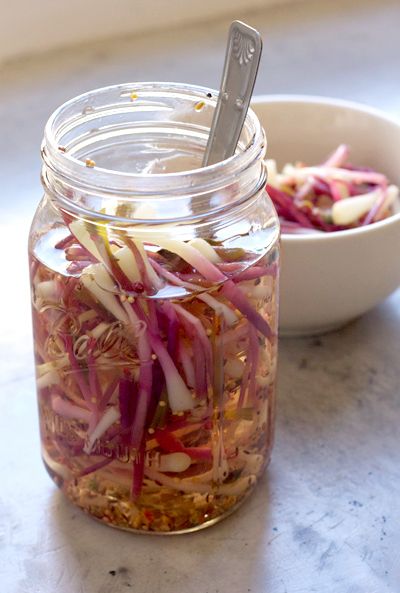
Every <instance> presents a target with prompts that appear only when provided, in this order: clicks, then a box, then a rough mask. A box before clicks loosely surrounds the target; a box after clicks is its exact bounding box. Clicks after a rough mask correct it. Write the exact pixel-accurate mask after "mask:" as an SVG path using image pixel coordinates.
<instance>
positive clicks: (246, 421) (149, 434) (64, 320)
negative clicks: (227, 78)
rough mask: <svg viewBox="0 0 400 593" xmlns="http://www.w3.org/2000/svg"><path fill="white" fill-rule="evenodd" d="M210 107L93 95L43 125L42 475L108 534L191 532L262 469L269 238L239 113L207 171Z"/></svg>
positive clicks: (204, 97) (269, 349) (257, 148)
mask: <svg viewBox="0 0 400 593" xmlns="http://www.w3.org/2000/svg"><path fill="white" fill-rule="evenodd" d="M215 104H216V93H215V92H214V91H210V90H209V89H205V88H201V87H195V86H190V85H183V84H171V83H140V84H136V85H119V86H113V87H107V88H103V89H98V90H95V91H92V92H89V93H86V94H84V95H81V96H80V97H77V98H75V99H72V100H71V101H69V102H67V103H65V104H64V105H62V106H61V107H60V108H59V109H57V110H56V111H55V113H54V114H53V115H52V116H51V117H50V119H49V121H48V123H47V125H46V128H45V135H44V141H43V145H42V156H43V170H42V181H43V186H44V197H43V199H42V201H41V203H40V205H39V207H38V210H37V212H36V215H35V217H34V220H33V224H32V229H31V236H30V243H29V252H30V269H31V283H32V311H33V328H34V342H35V356H36V373H37V392H38V402H39V417H40V431H41V441H42V455H43V460H44V463H45V466H46V469H47V470H48V472H49V474H50V476H51V477H52V478H53V480H54V481H55V483H56V484H57V485H58V486H59V487H60V488H61V489H62V491H63V492H64V493H65V494H66V496H67V497H68V498H69V499H70V500H71V501H72V502H74V503H75V504H76V505H77V506H79V507H80V508H82V509H83V510H85V511H86V512H87V513H89V514H91V515H92V516H94V517H96V518H98V519H100V520H102V521H104V522H106V523H108V524H110V525H113V526H116V527H120V528H125V529H130V530H134V531H147V532H148V531H151V532H161V533H176V532H187V531H192V530H196V529H199V528H201V527H205V526H207V525H211V524H212V523H215V522H216V521H217V520H219V519H220V518H222V517H224V516H226V515H227V514H229V513H230V512H231V511H232V510H233V509H235V508H236V507H237V506H238V505H239V503H241V502H242V501H243V500H244V498H245V497H246V495H247V494H248V493H249V492H250V491H252V490H253V488H254V486H255V484H256V482H257V480H258V478H259V476H260V474H261V473H262V471H263V469H264V467H265V466H266V464H267V462H268V460H269V457H270V452H271V446H272V440H273V426H274V385H275V370H276V354H277V319H278V317H277V281H278V255H279V247H278V240H279V223H278V220H277V216H276V213H275V210H274V208H273V206H272V205H271V202H270V200H269V198H268V196H267V194H266V192H265V189H264V188H265V182H266V171H265V166H264V163H263V157H264V154H265V137H264V134H263V131H262V128H261V126H260V123H259V121H258V119H257V118H256V116H255V114H254V113H253V112H252V111H251V110H250V111H249V113H248V115H247V119H246V122H245V125H244V129H243V132H242V135H241V139H240V142H239V145H238V149H237V152H236V154H235V155H234V156H233V157H231V158H229V159H227V160H225V161H223V162H220V163H217V164H215V165H212V166H209V167H203V168H202V167H201V159H202V155H203V152H204V149H205V145H206V142H207V137H208V133H209V129H210V124H211V119H212V114H213V110H214V108H215Z"/></svg>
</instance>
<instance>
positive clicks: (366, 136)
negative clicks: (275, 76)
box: [252, 95, 400, 336]
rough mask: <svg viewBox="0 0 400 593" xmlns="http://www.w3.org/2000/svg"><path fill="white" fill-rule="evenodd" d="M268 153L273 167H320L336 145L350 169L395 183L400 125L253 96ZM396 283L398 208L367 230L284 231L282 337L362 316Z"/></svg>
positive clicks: (314, 102) (357, 109) (292, 98)
mask: <svg viewBox="0 0 400 593" xmlns="http://www.w3.org/2000/svg"><path fill="white" fill-rule="evenodd" d="M252 107H253V109H254V110H255V112H256V113H257V115H258V116H259V118H260V120H261V123H262V124H263V126H264V128H265V130H266V135H267V141H268V148H267V156H268V158H273V159H276V160H277V162H278V167H281V166H283V165H284V164H285V163H287V162H295V161H297V160H301V161H304V162H306V163H307V164H315V163H318V162H321V161H322V160H323V159H324V157H326V156H327V155H328V154H329V153H330V152H332V151H333V150H334V149H335V148H336V147H337V146H338V145H339V144H341V143H345V144H348V145H349V146H350V149H351V161H352V162H353V163H354V164H358V165H366V166H371V167H373V168H374V169H376V170H377V171H380V172H382V173H385V174H386V175H387V176H388V178H389V180H390V181H391V182H392V183H395V184H396V185H400V122H399V121H396V120H394V119H392V118H391V117H390V116H388V115H386V114H385V113H382V112H380V111H378V110H376V109H373V108H371V107H367V106H365V105H361V104H357V103H352V102H348V101H342V100H339V99H325V98H322V97H308V96H297V95H288V96H282V95H275V96H274V95H271V96H260V97H255V98H254V101H253V104H252ZM399 285H400V208H399V206H398V205H397V206H396V214H394V215H393V216H391V217H390V218H387V219H386V220H383V221H380V222H377V223H374V224H372V225H369V226H365V227H361V228H357V229H351V230H346V231H339V232H336V233H324V234H322V233H321V234H315V235H289V234H282V271H281V288H280V290H281V304H280V307H281V309H280V311H281V312H280V333H281V335H292V336H294V335H299V336H300V335H311V334H318V333H323V332H326V331H329V330H332V329H336V328H338V327H340V326H342V325H344V324H346V323H347V322H349V321H351V320H352V319H355V318H356V317H359V316H360V315H362V314H363V313H365V312H366V311H368V310H369V309H371V308H372V307H374V306H375V305H377V304H378V303H379V302H380V301H382V300H383V299H384V298H385V297H387V296H388V295H389V294H390V293H391V292H393V291H394V290H395V289H396V288H397V287H398V286H399Z"/></svg>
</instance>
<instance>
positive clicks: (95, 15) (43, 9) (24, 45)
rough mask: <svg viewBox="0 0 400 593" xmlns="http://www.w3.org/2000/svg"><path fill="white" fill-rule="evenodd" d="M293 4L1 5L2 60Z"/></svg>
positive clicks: (116, 0) (117, 1) (49, 1)
mask: <svg viewBox="0 0 400 593" xmlns="http://www.w3.org/2000/svg"><path fill="white" fill-rule="evenodd" d="M288 1H290V0H195V1H193V0H18V1H16V0H14V1H12V0H0V61H4V60H7V59H10V58H14V57H17V56H20V55H25V54H31V53H35V52H41V51H46V50H48V49H52V48H58V47H63V46H67V45H72V44H76V43H84V42H86V41H92V40H94V39H101V38H106V37H111V36H114V35H118V34H120V35H127V34H134V33H138V34H139V33H142V32H144V31H146V30H151V29H157V28H165V27H168V26H176V25H179V24H184V23H189V22H193V21H196V20H199V21H200V20H202V21H204V20H207V19H211V18H213V17H218V16H222V15H230V14H232V15H234V14H235V11H241V12H243V11H245V10H251V9H253V8H261V7H263V6H267V5H271V4H278V3H282V2H288Z"/></svg>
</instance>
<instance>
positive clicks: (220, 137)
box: [203, 21, 262, 167]
mask: <svg viewBox="0 0 400 593" xmlns="http://www.w3.org/2000/svg"><path fill="white" fill-rule="evenodd" d="M261 52H262V39H261V35H260V33H259V32H258V31H256V29H253V28H252V27H249V25H246V24H245V23H242V22H241V21H233V23H232V24H231V26H230V29H229V36H228V44H227V48H226V55H225V63H224V70H223V74H222V80H221V87H220V91H219V96H218V101H217V106H216V108H215V111H214V117H213V120H212V124H211V129H210V135H209V137H208V142H207V147H206V150H205V154H204V159H203V167H206V166H207V165H213V164H214V163H218V162H219V161H223V160H224V159H227V158H228V157H230V156H232V155H233V154H234V153H235V150H236V146H237V143H238V141H239V137H240V133H241V131H242V128H243V124H244V120H245V119H246V115H247V110H248V108H249V104H250V99H251V96H252V94H253V89H254V83H255V81H256V77H257V72H258V65H259V63H260V58H261Z"/></svg>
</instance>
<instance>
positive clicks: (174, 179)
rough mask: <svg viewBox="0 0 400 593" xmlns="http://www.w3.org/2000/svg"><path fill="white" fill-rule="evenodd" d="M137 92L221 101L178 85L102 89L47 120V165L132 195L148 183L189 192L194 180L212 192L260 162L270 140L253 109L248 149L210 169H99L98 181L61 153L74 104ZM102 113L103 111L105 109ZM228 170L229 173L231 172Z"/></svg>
mask: <svg viewBox="0 0 400 593" xmlns="http://www.w3.org/2000/svg"><path fill="white" fill-rule="evenodd" d="M133 89H134V91H135V92H136V93H137V94H138V95H139V93H140V92H150V91H151V90H154V91H158V92H160V93H163V94H174V93H175V94H176V93H179V94H183V95H192V96H193V97H199V98H201V99H204V98H205V97H207V100H208V101H210V102H212V103H214V104H215V105H216V102H217V98H218V92H217V91H215V90H213V89H210V88H208V87H204V86H199V85H192V84H184V83H174V82H136V83H123V84H117V85H110V86H106V87H100V88H97V89H93V90H91V91H88V92H85V93H83V94H81V95H78V96H76V97H74V98H72V99H70V100H69V101H66V102H65V103H63V104H62V105H60V106H59V107H58V108H57V109H56V110H55V111H54V112H53V113H52V114H51V115H50V117H49V119H48V120H47V123H46V125H45V130H44V138H43V144H42V156H43V160H44V162H45V164H46V166H47V167H49V168H50V169H51V170H52V171H53V172H54V173H56V174H58V175H60V176H61V177H63V178H64V179H73V180H74V181H75V182H78V183H80V184H82V185H84V186H85V187H86V188H89V189H100V190H101V191H104V190H105V188H107V189H109V190H110V191H116V192H121V193H125V192H128V193H130V192H132V191H138V189H139V192H140V187H141V186H143V185H144V184H147V185H149V186H150V187H152V188H154V190H155V191H157V190H159V189H160V188H161V187H162V184H163V183H165V182H166V181H168V184H170V185H171V184H172V186H176V188H175V189H178V190H179V188H181V189H182V191H185V190H187V189H188V187H189V185H190V186H193V179H194V178H195V179H196V181H197V182H198V183H199V184H204V183H205V184H206V185H207V190H208V191H209V190H210V189H212V188H210V187H209V186H210V185H213V183H212V180H218V179H220V177H221V176H224V177H226V176H227V174H228V175H229V177H232V178H234V177H235V176H237V175H238V174H240V173H241V172H242V171H244V170H246V169H247V167H248V166H250V165H251V164H252V163H253V162H254V161H255V160H257V158H258V157H259V156H260V155H262V153H263V152H264V151H265V145H266V141H265V134H264V130H263V128H262V126H261V124H260V121H259V119H258V117H257V116H256V114H255V113H254V111H253V110H252V109H251V108H249V110H248V113H247V116H246V119H245V123H244V128H245V126H247V128H248V129H249V130H250V133H251V140H250V142H249V143H248V144H247V146H246V147H245V148H244V150H242V151H240V152H236V153H235V154H234V155H233V156H231V157H229V158H228V159H225V160H223V161H220V162H217V163H215V164H212V165H208V166H206V167H199V168H196V169H189V170H185V171H178V172H169V173H142V172H141V173H134V172H125V171H118V170H116V169H107V168H102V167H98V166H96V167H95V171H96V177H95V178H94V176H93V174H92V173H93V169H91V168H90V167H88V166H87V164H86V163H85V162H84V161H83V160H80V159H78V158H76V157H74V156H73V155H70V154H68V153H67V152H63V151H62V150H61V148H62V147H60V143H59V142H58V135H59V131H60V127H61V126H65V121H63V116H64V115H65V113H66V112H68V110H69V109H70V108H72V107H73V106H74V104H78V103H82V104H83V103H84V102H88V103H89V102H90V100H91V99H93V98H94V97H95V96H99V95H102V94H104V95H107V94H113V93H118V95H119V96H121V95H122V94H123V93H125V94H126V93H131V92H132V91H133ZM210 94H211V98H210ZM128 96H129V95H128ZM130 103H131V104H132V105H134V102H132V101H131V102H130ZM128 104H129V103H128V102H126V105H128ZM98 112H101V108H100V109H99V110H98ZM82 117H83V114H82ZM76 121H77V120H76ZM72 123H73V122H70V125H71V124H72ZM227 170H229V173H228V171H227ZM189 178H190V181H189ZM106 182H107V183H106ZM207 182H208V183H207ZM178 193H179V191H178Z"/></svg>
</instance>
